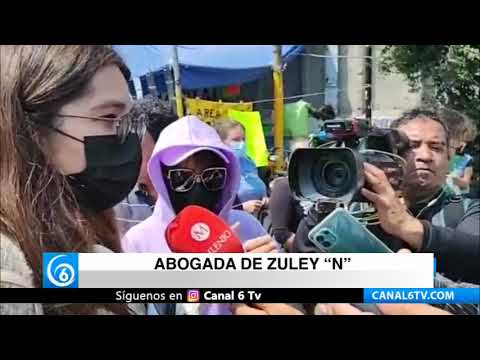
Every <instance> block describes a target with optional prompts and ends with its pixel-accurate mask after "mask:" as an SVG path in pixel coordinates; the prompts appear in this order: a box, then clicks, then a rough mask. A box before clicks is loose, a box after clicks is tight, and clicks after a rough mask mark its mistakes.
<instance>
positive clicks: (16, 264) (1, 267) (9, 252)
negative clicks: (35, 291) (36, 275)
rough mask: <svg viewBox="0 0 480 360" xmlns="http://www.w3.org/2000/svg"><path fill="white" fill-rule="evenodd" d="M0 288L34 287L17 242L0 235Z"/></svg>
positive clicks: (28, 268)
mask: <svg viewBox="0 0 480 360" xmlns="http://www.w3.org/2000/svg"><path fill="white" fill-rule="evenodd" d="M0 271H1V275H2V276H1V277H0V279H1V280H0V287H24V288H32V287H35V286H34V283H33V273H32V269H31V268H30V265H29V264H28V262H27V259H26V258H25V254H24V253H23V251H22V250H21V249H20V246H19V244H18V242H17V241H16V240H14V239H12V238H11V237H8V236H7V235H5V234H2V233H0Z"/></svg>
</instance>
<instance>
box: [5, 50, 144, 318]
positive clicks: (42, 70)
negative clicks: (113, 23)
mask: <svg viewBox="0 0 480 360" xmlns="http://www.w3.org/2000/svg"><path fill="white" fill-rule="evenodd" d="M129 76H130V75H129V71H128V69H127V67H126V66H125V64H124V63H123V61H122V59H121V58H120V57H119V56H118V55H117V54H116V53H115V52H114V51H113V50H112V48H111V47H110V46H103V45H31V46H28V45H1V46H0V83H1V86H0V146H1V150H0V153H1V154H2V155H1V160H0V188H1V189H2V190H1V192H0V287H1V288H33V287H42V268H43V266H42V253H44V252H110V251H114V252H121V246H120V239H119V234H118V231H117V228H116V224H115V220H114V217H113V211H112V207H113V206H114V205H116V204H117V203H118V202H120V201H121V200H122V199H123V198H124V197H125V196H126V195H127V194H128V193H129V192H130V191H131V190H132V188H133V187H134V185H135V183H136V180H137V177H138V173H139V170H140V165H141V162H142V156H141V150H140V142H139V138H138V135H137V133H138V132H139V129H140V128H141V126H140V125H141V124H139V123H136V122H135V121H133V120H132V119H131V118H129V116H128V114H129V111H130V109H131V107H132V103H131V96H130V94H129V91H128V85H127V80H128V79H129ZM142 307H143V310H142ZM144 312H145V306H142V305H140V306H136V305H135V306H134V305H131V304H130V305H129V306H127V305H126V304H36V303H33V304H0V314H36V315H41V314H132V313H136V314H140V313H144Z"/></svg>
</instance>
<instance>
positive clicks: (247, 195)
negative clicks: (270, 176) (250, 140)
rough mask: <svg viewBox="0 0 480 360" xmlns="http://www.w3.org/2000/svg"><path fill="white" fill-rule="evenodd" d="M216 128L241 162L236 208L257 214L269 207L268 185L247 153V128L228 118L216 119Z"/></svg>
mask: <svg viewBox="0 0 480 360" xmlns="http://www.w3.org/2000/svg"><path fill="white" fill-rule="evenodd" d="M214 127H215V129H216V130H217V132H218V134H219V135H220V138H221V139H222V141H223V142H224V143H225V144H226V145H227V146H229V147H230V148H231V149H232V150H233V151H234V153H235V155H236V157H237V159H238V160H239V162H240V169H241V174H240V187H239V190H238V195H237V199H236V201H235V208H236V209H242V210H245V211H247V212H249V213H250V214H256V213H258V212H259V211H260V209H262V208H267V207H268V197H267V186H266V185H265V183H264V182H263V180H262V179H261V178H260V177H259V176H258V169H257V167H256V165H255V163H254V161H253V160H252V159H251V158H250V157H249V156H248V155H247V152H246V145H245V128H244V127H243V125H242V124H240V123H239V122H237V121H235V120H232V119H226V120H219V121H216V122H215V124H214Z"/></svg>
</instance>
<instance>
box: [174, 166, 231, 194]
mask: <svg viewBox="0 0 480 360" xmlns="http://www.w3.org/2000/svg"><path fill="white" fill-rule="evenodd" d="M167 178H168V181H169V183H170V187H171V189H172V190H173V191H175V192H187V191H190V190H191V189H192V188H193V186H194V185H195V184H197V183H199V182H202V184H203V186H205V188H206V189H207V190H208V191H217V190H222V189H223V188H224V187H225V183H226V181H227V169H226V168H224V167H212V168H207V169H205V170H203V171H202V173H201V174H197V173H195V171H193V170H191V169H171V170H168V172H167Z"/></svg>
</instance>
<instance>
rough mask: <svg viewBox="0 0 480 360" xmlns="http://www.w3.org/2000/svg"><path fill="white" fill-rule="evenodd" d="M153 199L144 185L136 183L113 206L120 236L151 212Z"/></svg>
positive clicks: (153, 204) (153, 203)
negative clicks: (130, 190) (124, 196)
mask: <svg viewBox="0 0 480 360" xmlns="http://www.w3.org/2000/svg"><path fill="white" fill-rule="evenodd" d="M154 206H155V199H154V198H153V197H152V196H151V195H150V194H149V193H148V192H147V190H146V188H145V185H143V184H137V186H135V188H134V189H133V190H132V192H131V193H130V194H129V195H128V197H127V198H126V199H124V200H123V201H122V202H121V203H119V204H117V206H115V208H114V210H115V217H116V220H117V224H118V229H119V232H120V236H121V237H123V236H124V235H125V234H126V233H127V231H128V230H129V229H130V228H131V227H133V226H135V225H137V224H139V223H141V222H142V221H144V220H145V219H147V218H148V217H150V215H152V214H153V208H154Z"/></svg>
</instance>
